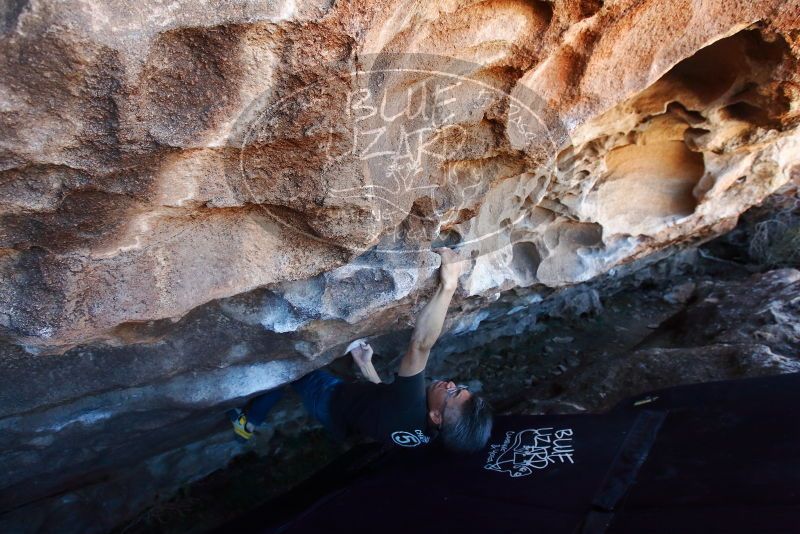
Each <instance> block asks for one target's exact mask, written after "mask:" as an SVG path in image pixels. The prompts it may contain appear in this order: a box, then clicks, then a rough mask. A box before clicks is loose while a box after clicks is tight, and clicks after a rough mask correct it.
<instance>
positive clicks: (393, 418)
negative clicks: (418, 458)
mask: <svg viewBox="0 0 800 534" xmlns="http://www.w3.org/2000/svg"><path fill="white" fill-rule="evenodd" d="M331 419H332V422H333V426H334V430H335V432H336V433H337V434H338V435H339V436H340V437H344V436H345V435H347V434H360V435H362V436H367V437H369V438H372V439H374V440H377V441H381V442H384V443H391V444H394V445H399V446H401V447H417V446H419V445H425V444H427V443H428V442H429V441H430V437H429V436H428V434H427V433H426V429H427V422H428V398H427V394H426V388H425V371H422V372H419V373H417V374H416V375H414V376H408V377H404V376H396V377H395V379H394V382H392V383H391V384H373V383H372V382H354V383H345V384H341V385H340V386H338V387H337V388H336V390H335V391H334V393H333V397H332V398H331Z"/></svg>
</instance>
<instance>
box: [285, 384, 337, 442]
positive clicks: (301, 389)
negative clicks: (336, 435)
mask: <svg viewBox="0 0 800 534" xmlns="http://www.w3.org/2000/svg"><path fill="white" fill-rule="evenodd" d="M342 382H343V380H342V379H341V378H338V377H336V376H334V375H332V374H330V373H329V372H327V371H321V370H319V369H317V370H316V371H312V372H310V373H309V374H307V375H306V376H304V377H303V378H300V379H299V380H296V381H295V382H293V383H292V388H293V389H294V390H295V391H296V392H297V393H298V394H299V395H300V397H302V399H303V405H305V407H306V410H307V411H308V413H309V414H311V415H312V416H313V417H314V418H315V419H317V421H319V422H320V423H322V426H324V427H325V428H326V429H328V430H329V431H331V432H333V425H332V422H331V412H330V401H331V396H332V395H333V391H334V390H335V389H336V387H337V386H338V385H339V384H341V383H342Z"/></svg>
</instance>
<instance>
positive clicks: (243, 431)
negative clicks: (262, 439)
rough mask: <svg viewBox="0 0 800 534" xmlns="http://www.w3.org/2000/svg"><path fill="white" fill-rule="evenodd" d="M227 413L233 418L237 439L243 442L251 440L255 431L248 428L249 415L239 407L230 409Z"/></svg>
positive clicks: (229, 417)
mask: <svg viewBox="0 0 800 534" xmlns="http://www.w3.org/2000/svg"><path fill="white" fill-rule="evenodd" d="M225 413H226V414H227V416H228V419H230V420H231V425H232V426H233V432H234V433H235V434H236V440H237V441H241V442H242V443H246V442H248V441H250V439H251V438H252V437H253V432H252V431H250V430H248V429H247V427H248V424H247V415H246V414H245V413H244V412H243V411H241V410H239V409H238V408H234V409H232V410H228V411H227V412H225ZM249 426H250V428H252V427H253V425H252V424H251V425H249Z"/></svg>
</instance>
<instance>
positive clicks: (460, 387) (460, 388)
mask: <svg viewBox="0 0 800 534" xmlns="http://www.w3.org/2000/svg"><path fill="white" fill-rule="evenodd" d="M466 389H469V386H465V385H463V384H459V385H457V386H453V387H451V388H447V397H448V398H449V397H455V396H457V395H458V394H459V393H461V392H462V391H464V390H466Z"/></svg>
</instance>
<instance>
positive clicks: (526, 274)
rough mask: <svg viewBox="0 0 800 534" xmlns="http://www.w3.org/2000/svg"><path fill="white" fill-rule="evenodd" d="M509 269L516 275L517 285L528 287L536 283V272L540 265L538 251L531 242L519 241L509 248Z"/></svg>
mask: <svg viewBox="0 0 800 534" xmlns="http://www.w3.org/2000/svg"><path fill="white" fill-rule="evenodd" d="M511 251H512V260H511V268H512V269H513V271H514V273H515V274H516V278H517V283H518V284H519V285H521V286H529V285H531V284H533V283H535V282H536V271H537V270H538V269H539V264H540V263H542V256H541V254H540V253H539V249H538V248H537V247H536V245H534V244H533V243H531V242H528V241H520V242H519V243H514V245H513V246H512V247H511Z"/></svg>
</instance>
